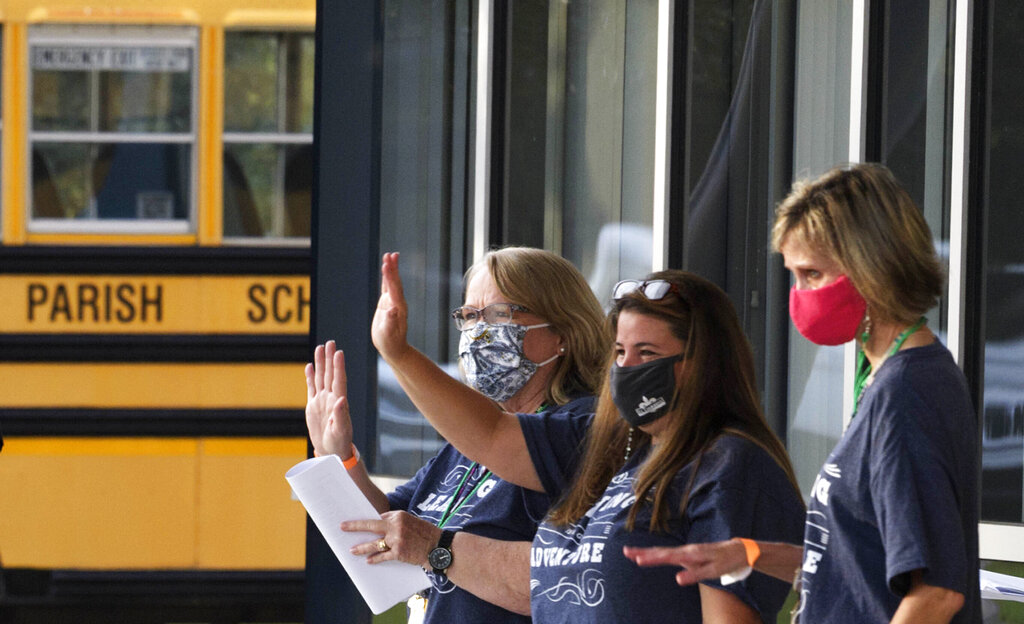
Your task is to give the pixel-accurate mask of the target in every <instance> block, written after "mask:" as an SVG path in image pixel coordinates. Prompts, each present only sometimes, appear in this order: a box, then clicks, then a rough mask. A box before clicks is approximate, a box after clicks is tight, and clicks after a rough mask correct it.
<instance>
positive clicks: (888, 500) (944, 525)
mask: <svg viewBox="0 0 1024 624" xmlns="http://www.w3.org/2000/svg"><path fill="white" fill-rule="evenodd" d="M975 428H976V421H975V417H974V409H973V407H972V405H971V400H970V395H969V394H968V391H967V383H966V381H965V379H964V376H963V373H961V371H960V369H959V368H957V366H956V364H955V363H954V361H953V358H952V356H951V355H950V353H949V351H948V350H946V348H945V347H944V346H943V345H942V344H941V343H939V342H938V341H936V342H935V343H933V344H930V345H927V346H924V347H917V348H914V349H906V350H903V351H899V352H897V353H896V354H894V355H892V356H891V357H890V358H889V359H888V360H887V361H886V362H885V363H884V364H883V366H882V367H881V368H880V369H879V370H878V373H877V375H876V377H875V380H874V383H872V384H871V386H869V387H868V388H867V389H866V390H865V391H864V395H863V396H862V398H861V404H860V408H859V410H858V412H857V415H856V416H855V417H854V419H853V421H852V422H851V424H850V427H849V429H847V431H846V432H845V433H844V434H843V437H842V439H840V441H839V444H838V445H836V448H835V449H834V450H833V451H832V453H831V455H829V458H828V462H827V463H826V464H825V466H824V467H823V468H822V469H821V472H820V473H819V474H818V477H817V479H815V483H814V488H813V490H812V492H811V501H810V505H809V507H808V510H807V527H806V530H805V535H804V539H805V542H804V562H803V569H802V571H801V583H802V585H801V596H802V606H801V615H800V621H801V622H805V623H807V624H816V623H818V622H836V623H840V624H841V623H843V622H849V623H851V624H853V623H856V624H864V623H865V622H888V621H889V620H890V619H891V618H892V616H893V614H894V613H895V612H896V609H897V607H898V606H899V603H900V601H901V600H902V599H903V596H904V595H905V594H906V592H907V590H908V589H909V573H910V572H911V571H914V570H923V581H924V582H925V583H927V584H929V585H935V586H938V587H945V588H947V589H952V590H955V591H958V592H960V593H962V594H963V595H964V597H965V602H964V607H963V609H961V611H960V612H959V613H958V614H957V616H956V617H955V618H953V622H955V623H975V622H980V621H981V602H980V595H979V594H980V592H979V588H978V512H977V506H978V483H977V476H976V475H977V471H978V457H977V452H976V450H975V440H976V433H975Z"/></svg>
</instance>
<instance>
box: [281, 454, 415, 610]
mask: <svg viewBox="0 0 1024 624" xmlns="http://www.w3.org/2000/svg"><path fill="white" fill-rule="evenodd" d="M285 479H287V480H288V483H289V484H290V485H291V486H292V490H293V491H294V492H295V495H296V496H297V497H298V499H299V501H301V502H302V505H303V506H304V507H305V508H306V511H307V512H308V513H309V516H310V518H312V519H313V523H314V524H316V527H317V528H318V529H319V530H320V533H321V534H323V536H324V539H325V540H327V544H328V545H329V546H330V547H331V551H333V552H334V556H336V557H337V558H338V561H340V562H341V565H342V566H343V567H344V568H345V572H347V573H348V575H349V578H351V579H352V583H353V584H354V585H355V586H356V589H358V590H359V593H360V594H362V596H363V600H365V601H366V604H368V605H369V606H370V610H371V611H373V612H374V613H375V614H379V613H383V612H384V611H386V610H387V609H388V608H390V607H391V606H392V605H395V604H397V603H398V602H402V601H404V600H405V599H406V598H408V597H409V596H411V595H412V594H414V593H416V592H418V591H420V590H423V589H426V588H427V587H430V580H429V579H428V578H427V575H426V573H425V572H424V571H423V570H422V569H420V568H419V567H418V566H415V565H410V564H408V563H402V562H400V561H385V562H382V563H377V564H372V565H371V564H369V563H367V562H366V560H365V559H364V558H363V557H362V556H359V555H355V554H352V553H351V552H350V551H349V549H350V548H352V547H353V546H355V545H357V544H362V543H365V542H368V541H371V540H374V539H376V538H378V537H380V536H379V535H375V534H372V533H347V532H343V531H342V530H341V528H340V526H341V523H342V522H344V521H346V520H367V519H379V518H380V514H378V513H377V510H376V509H374V508H373V505H371V504H370V501H368V500H366V497H365V496H363V493H362V492H360V491H359V488H358V486H356V484H355V483H354V482H353V481H352V478H351V477H349V475H348V472H347V471H346V470H345V468H344V467H343V466H342V464H341V460H340V459H339V458H338V456H337V455H327V456H325V457H317V458H313V459H307V460H305V461H303V462H300V463H298V464H296V465H295V466H293V467H292V469H291V470H289V471H288V473H287V474H286V475H285Z"/></svg>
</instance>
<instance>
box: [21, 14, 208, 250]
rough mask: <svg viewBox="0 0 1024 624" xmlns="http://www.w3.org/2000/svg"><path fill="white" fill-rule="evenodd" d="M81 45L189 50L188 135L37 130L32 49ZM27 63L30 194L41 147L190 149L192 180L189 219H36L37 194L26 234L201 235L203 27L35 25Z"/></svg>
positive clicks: (30, 32)
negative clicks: (114, 145) (34, 154)
mask: <svg viewBox="0 0 1024 624" xmlns="http://www.w3.org/2000/svg"><path fill="white" fill-rule="evenodd" d="M75 41H81V42H82V44H83V45H89V46H97V47H99V46H104V45H107V46H112V47H113V46H117V47H128V46H147V47H175V48H187V49H188V50H189V51H190V53H191V68H190V70H189V72H190V74H191V76H190V80H189V83H190V86H191V90H192V93H191V98H190V104H189V105H190V113H189V124H190V128H189V131H188V132H187V133H167V132H152V133H146V132H95V131H87V132H77V131H73V132H66V131H36V130H34V129H33V113H32V96H33V92H34V91H33V89H34V87H35V70H34V69H33V68H32V49H33V47H34V46H36V45H47V44H54V45H60V44H68V43H72V42H75ZM26 52H27V54H26V58H25V75H26V85H27V87H28V88H27V89H25V92H24V94H23V97H24V98H25V99H24V107H25V111H26V115H25V124H26V128H25V136H26V140H25V162H26V166H25V180H24V188H26V189H31V188H32V165H31V163H32V151H33V148H34V146H35V145H36V143H37V142H39V143H55V142H60V141H61V140H63V141H65V142H79V143H86V144H100V143H126V144H128V143H136V144H155V143H165V144H168V143H169V144H180V145H189V146H190V149H189V150H188V153H189V160H190V163H189V171H188V172H187V178H188V180H189V191H188V197H186V198H185V199H186V201H187V206H186V217H185V218H183V219H166V220H165V219H83V220H79V219H52V218H37V217H34V216H33V209H34V206H33V204H32V196H31V195H32V194H31V193H29V192H26V194H25V195H26V198H25V202H24V210H25V214H24V217H25V224H26V232H27V233H28V234H29V235H32V234H71V235H74V234H157V235H180V234H195V233H196V231H197V223H198V215H197V209H198V195H199V190H198V186H199V167H198V160H199V147H200V146H199V142H200V136H199V119H200V118H199V107H200V94H199V88H200V76H199V74H200V72H201V71H202V67H201V62H200V61H201V59H200V52H201V50H200V29H199V28H198V27H197V26H188V25H183V26H163V25H159V26H145V25H132V24H50V23H43V24H33V25H31V26H30V28H29V30H28V36H27V50H26Z"/></svg>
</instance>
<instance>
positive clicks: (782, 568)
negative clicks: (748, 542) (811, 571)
mask: <svg viewBox="0 0 1024 624" xmlns="http://www.w3.org/2000/svg"><path fill="white" fill-rule="evenodd" d="M757 545H758V547H759V548H760V549H761V556H760V557H758V559H757V563H755V564H754V569H755V570H757V571H758V572H763V573H764V574H767V575H769V576H774V577H775V578H777V579H780V580H783V581H786V582H787V583H792V582H793V579H794V577H795V575H796V571H797V570H798V569H800V566H801V565H802V564H803V548H802V547H800V546H797V545H796V544H786V543H783V542H760V541H759V542H758V543H757Z"/></svg>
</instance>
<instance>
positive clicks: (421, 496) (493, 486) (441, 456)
mask: <svg viewBox="0 0 1024 624" xmlns="http://www.w3.org/2000/svg"><path fill="white" fill-rule="evenodd" d="M593 409H594V400H593V397H586V398H580V399H576V400H574V401H572V402H570V403H568V404H567V405H563V406H556V407H555V408H553V409H550V410H548V412H545V414H583V415H584V417H585V416H586V415H588V414H591V413H592V412H593ZM524 417H525V418H540V417H541V415H540V414H538V415H528V416H524ZM470 470H472V471H473V472H472V474H470V475H469V477H468V479H467V484H466V486H465V487H464V489H463V493H465V492H466V491H470V490H472V489H473V487H474V486H476V485H477V483H479V487H477V488H476V490H475V491H474V492H473V494H472V495H471V496H469V498H467V499H466V501H465V503H463V504H462V505H461V506H460V507H458V508H457V511H455V512H454V513H453V514H452V515H451V517H450V518H449V520H448V521H447V523H446V524H445V525H444V528H446V529H452V530H455V531H468V532H470V533H473V534H474V535H480V536H483V537H489V538H494V539H500V540H508V541H530V540H532V539H533V534H534V533H535V532H536V530H537V523H538V522H539V521H540V520H541V519H542V518H543V517H544V515H545V514H546V513H547V510H548V506H549V505H550V503H551V499H550V498H549V497H548V496H547V495H545V494H542V493H540V492H534V491H531V490H527V489H524V488H521V487H518V486H515V485H512V484H511V483H508V482H507V481H503V480H502V479H499V478H498V477H496V476H494V475H488V474H487V470H486V468H484V467H482V466H475V465H474V463H473V462H471V461H470V460H469V459H468V458H467V457H465V456H464V455H463V454H462V453H460V452H458V451H457V450H455V447H453V446H452V445H450V444H446V445H444V447H442V448H441V450H440V451H439V452H438V453H437V455H435V456H434V457H432V458H431V459H430V461H428V462H427V464H426V465H425V466H423V467H422V468H420V469H419V471H417V472H416V475H415V476H413V478H412V479H410V480H409V481H408V482H407V483H405V484H403V485H401V486H399V487H398V488H397V489H395V491H394V492H392V493H390V494H388V503H389V504H390V506H391V509H392V510H405V511H408V512H409V513H411V514H413V515H416V516H418V517H420V518H423V519H424V520H427V521H429V522H431V523H432V524H438V523H439V522H440V521H441V519H442V517H443V516H444V514H445V511H446V510H447V509H448V503H449V502H450V501H451V499H452V497H453V496H455V494H456V492H457V490H458V489H459V484H460V483H461V482H462V479H463V477H464V476H466V472H467V471H470ZM485 475H487V476H486V477H485ZM457 502H458V501H456V503H457ZM452 554H453V556H454V557H455V559H456V560H458V557H459V553H458V551H457V550H456V549H453V553H452ZM427 576H429V577H431V581H432V582H433V584H434V586H433V588H432V590H431V591H430V595H429V599H428V601H427V613H426V620H425V621H426V622H428V623H429V622H435V623H442V622H443V623H444V624H451V623H457V622H465V623H467V624H469V623H474V624H475V623H477V622H529V621H530V618H529V617H527V616H523V615H518V614H515V613H512V612H511V611H508V610H505V609H502V608H501V607H499V606H496V605H493V604H491V603H489V602H487V601H485V600H482V599H480V598H477V597H476V596H474V595H473V594H471V593H469V592H467V591H465V590H463V589H462V588H460V587H457V586H456V585H455V584H454V583H452V582H451V581H450V580H448V578H447V577H445V576H435V575H434V574H433V573H432V572H430V571H429V570H428V571H427Z"/></svg>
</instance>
